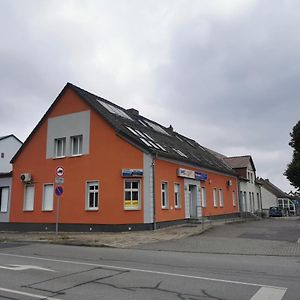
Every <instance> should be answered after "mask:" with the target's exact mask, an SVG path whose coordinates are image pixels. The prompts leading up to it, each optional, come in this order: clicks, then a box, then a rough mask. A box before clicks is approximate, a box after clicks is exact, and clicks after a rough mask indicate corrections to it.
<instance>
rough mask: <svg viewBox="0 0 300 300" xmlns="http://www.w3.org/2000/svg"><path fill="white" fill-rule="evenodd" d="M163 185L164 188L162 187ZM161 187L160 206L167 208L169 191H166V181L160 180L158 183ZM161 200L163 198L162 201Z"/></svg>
mask: <svg viewBox="0 0 300 300" xmlns="http://www.w3.org/2000/svg"><path fill="white" fill-rule="evenodd" d="M163 185H164V186H165V188H163ZM160 188H161V208H162V209H168V208H169V195H168V194H169V193H168V182H167V181H162V182H161V184H160ZM163 200H165V201H164V202H165V203H163Z"/></svg>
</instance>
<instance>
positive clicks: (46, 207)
mask: <svg viewBox="0 0 300 300" xmlns="http://www.w3.org/2000/svg"><path fill="white" fill-rule="evenodd" d="M50 186H51V187H52V198H51V199H49V201H50V202H49V204H50V205H49V204H47V203H46V201H48V199H46V197H45V196H46V187H50ZM53 205H54V185H53V183H45V184H44V185H43V203H42V211H53Z"/></svg>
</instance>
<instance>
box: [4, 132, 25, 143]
mask: <svg viewBox="0 0 300 300" xmlns="http://www.w3.org/2000/svg"><path fill="white" fill-rule="evenodd" d="M10 137H13V138H15V139H16V140H17V141H18V142H20V143H21V144H23V143H22V141H20V140H19V139H18V138H17V137H16V136H15V135H14V134H9V135H5V136H0V141H1V140H5V139H8V138H10Z"/></svg>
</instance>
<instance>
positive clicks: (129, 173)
mask: <svg viewBox="0 0 300 300" xmlns="http://www.w3.org/2000/svg"><path fill="white" fill-rule="evenodd" d="M122 177H143V169H122Z"/></svg>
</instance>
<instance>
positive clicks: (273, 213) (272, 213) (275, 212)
mask: <svg viewBox="0 0 300 300" xmlns="http://www.w3.org/2000/svg"><path fill="white" fill-rule="evenodd" d="M282 216H283V212H282V209H280V208H279V207H277V206H271V207H270V208H269V217H282Z"/></svg>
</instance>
